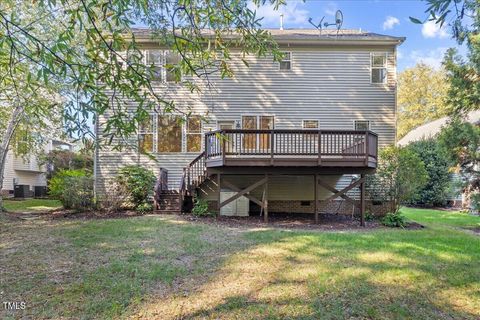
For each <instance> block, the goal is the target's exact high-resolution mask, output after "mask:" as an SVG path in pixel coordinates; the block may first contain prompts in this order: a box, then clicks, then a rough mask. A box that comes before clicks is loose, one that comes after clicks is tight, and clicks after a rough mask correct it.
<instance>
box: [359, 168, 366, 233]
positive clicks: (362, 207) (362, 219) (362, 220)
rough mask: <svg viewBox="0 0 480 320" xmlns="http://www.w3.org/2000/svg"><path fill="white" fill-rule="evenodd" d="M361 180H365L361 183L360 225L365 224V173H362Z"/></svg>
mask: <svg viewBox="0 0 480 320" xmlns="http://www.w3.org/2000/svg"><path fill="white" fill-rule="evenodd" d="M361 180H362V181H363V182H362V183H361V184H360V225H361V226H362V227H364V226H365V175H364V174H362V175H361Z"/></svg>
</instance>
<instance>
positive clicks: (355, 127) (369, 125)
mask: <svg viewBox="0 0 480 320" xmlns="http://www.w3.org/2000/svg"><path fill="white" fill-rule="evenodd" d="M357 122H366V123H367V130H370V128H371V127H372V123H371V121H370V120H353V130H357Z"/></svg>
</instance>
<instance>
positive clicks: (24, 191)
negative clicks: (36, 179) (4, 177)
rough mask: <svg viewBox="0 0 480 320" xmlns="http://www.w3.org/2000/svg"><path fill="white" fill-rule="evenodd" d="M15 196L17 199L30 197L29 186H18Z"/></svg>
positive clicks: (14, 190)
mask: <svg viewBox="0 0 480 320" xmlns="http://www.w3.org/2000/svg"><path fill="white" fill-rule="evenodd" d="M13 196H14V197H15V198H28V197H30V186H29V185H28V184H17V185H15V187H14V189H13Z"/></svg>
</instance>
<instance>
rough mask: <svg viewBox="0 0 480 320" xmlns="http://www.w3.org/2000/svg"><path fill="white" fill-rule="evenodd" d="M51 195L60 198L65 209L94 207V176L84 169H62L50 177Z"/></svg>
mask: <svg viewBox="0 0 480 320" xmlns="http://www.w3.org/2000/svg"><path fill="white" fill-rule="evenodd" d="M49 195H50V196H52V197H53V198H55V199H58V200H60V202H62V205H63V206H64V208H65V209H77V210H83V209H90V208H92V207H93V204H94V201H93V178H92V177H91V176H89V175H87V174H86V173H85V171H84V170H61V171H59V172H58V173H57V174H55V175H54V176H53V178H52V179H50V182H49Z"/></svg>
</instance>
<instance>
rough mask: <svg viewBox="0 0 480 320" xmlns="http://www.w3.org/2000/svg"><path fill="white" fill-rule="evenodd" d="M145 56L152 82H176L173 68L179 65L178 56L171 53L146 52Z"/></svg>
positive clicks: (161, 51) (160, 51) (159, 51)
mask: <svg viewBox="0 0 480 320" xmlns="http://www.w3.org/2000/svg"><path fill="white" fill-rule="evenodd" d="M145 56H146V61H145V62H146V64H147V66H149V67H150V68H151V71H152V80H154V81H166V82H174V81H175V80H176V79H175V71H174V69H173V67H174V66H175V65H177V64H178V63H180V55H178V54H177V53H174V52H171V51H164V50H147V51H146V54H145Z"/></svg>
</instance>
